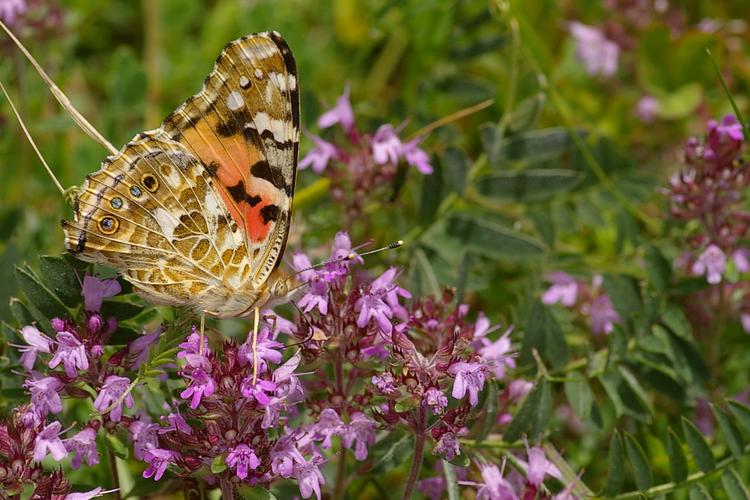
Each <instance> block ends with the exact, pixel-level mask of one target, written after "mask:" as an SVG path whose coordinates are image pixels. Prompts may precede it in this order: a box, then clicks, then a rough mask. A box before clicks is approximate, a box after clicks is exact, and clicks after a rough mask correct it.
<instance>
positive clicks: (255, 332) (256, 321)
mask: <svg viewBox="0 0 750 500" xmlns="http://www.w3.org/2000/svg"><path fill="white" fill-rule="evenodd" d="M259 326H260V309H258V308H257V307H256V308H255V319H254V321H253V385H255V383H256V382H257V381H258V327H259Z"/></svg>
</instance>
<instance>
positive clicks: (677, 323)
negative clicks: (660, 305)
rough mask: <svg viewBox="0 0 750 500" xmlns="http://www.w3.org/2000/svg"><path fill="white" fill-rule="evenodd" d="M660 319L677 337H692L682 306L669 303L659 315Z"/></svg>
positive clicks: (686, 338)
mask: <svg viewBox="0 0 750 500" xmlns="http://www.w3.org/2000/svg"><path fill="white" fill-rule="evenodd" d="M661 321H662V323H664V325H665V326H666V327H667V328H669V330H670V331H671V332H672V333H673V334H675V335H677V336H678V337H680V338H682V339H685V340H691V339H692V337H693V334H692V327H691V326H690V321H688V319H687V317H686V316H685V313H684V312H683V311H682V308H680V307H679V306H677V305H675V304H669V305H668V306H667V309H666V311H664V314H662V316H661Z"/></svg>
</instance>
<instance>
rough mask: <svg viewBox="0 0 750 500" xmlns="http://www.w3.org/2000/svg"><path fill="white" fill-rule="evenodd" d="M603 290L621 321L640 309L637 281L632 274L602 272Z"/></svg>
mask: <svg viewBox="0 0 750 500" xmlns="http://www.w3.org/2000/svg"><path fill="white" fill-rule="evenodd" d="M604 290H605V291H606V292H607V295H608V296H609V299H610V300H611V301H612V305H613V306H614V308H615V310H616V311H617V314H619V315H620V318H622V320H623V321H627V320H628V319H629V318H632V317H633V315H635V314H637V313H638V312H639V311H640V310H641V294H640V290H639V289H638V281H637V280H636V279H635V278H633V277H632V276H627V275H624V274H610V273H604Z"/></svg>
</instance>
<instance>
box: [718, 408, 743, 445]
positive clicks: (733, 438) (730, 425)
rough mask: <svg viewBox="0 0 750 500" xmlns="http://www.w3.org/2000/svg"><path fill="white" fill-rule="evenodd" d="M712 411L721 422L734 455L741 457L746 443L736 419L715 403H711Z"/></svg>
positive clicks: (721, 427) (720, 425)
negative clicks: (735, 421)
mask: <svg viewBox="0 0 750 500" xmlns="http://www.w3.org/2000/svg"><path fill="white" fill-rule="evenodd" d="M711 411H712V412H713V414H714V417H716V421H717V422H718V423H719V428H720V429H721V433H722V434H723V435H724V440H725V441H726V442H727V446H729V450H730V451H731V452H732V455H734V456H735V458H741V457H742V455H744V452H745V450H744V448H745V444H744V442H743V440H742V434H740V430H739V429H738V428H737V425H736V424H735V423H734V420H733V419H732V418H731V417H730V416H729V415H728V414H727V413H726V411H724V409H723V408H719V407H718V406H716V405H714V404H712V405H711Z"/></svg>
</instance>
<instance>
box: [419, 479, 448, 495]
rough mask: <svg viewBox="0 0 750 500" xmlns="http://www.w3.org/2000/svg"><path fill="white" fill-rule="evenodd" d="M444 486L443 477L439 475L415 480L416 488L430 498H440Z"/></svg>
mask: <svg viewBox="0 0 750 500" xmlns="http://www.w3.org/2000/svg"><path fill="white" fill-rule="evenodd" d="M445 486H446V485H445V478H444V477H441V476H434V477H428V478H427V479H422V480H421V481H419V482H417V489H418V490H419V491H421V492H422V494H423V495H424V496H426V497H427V498H429V499H430V500H441V499H442V498H443V493H444V492H445Z"/></svg>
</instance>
